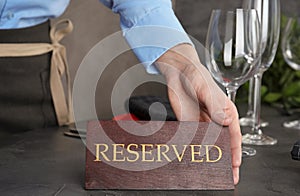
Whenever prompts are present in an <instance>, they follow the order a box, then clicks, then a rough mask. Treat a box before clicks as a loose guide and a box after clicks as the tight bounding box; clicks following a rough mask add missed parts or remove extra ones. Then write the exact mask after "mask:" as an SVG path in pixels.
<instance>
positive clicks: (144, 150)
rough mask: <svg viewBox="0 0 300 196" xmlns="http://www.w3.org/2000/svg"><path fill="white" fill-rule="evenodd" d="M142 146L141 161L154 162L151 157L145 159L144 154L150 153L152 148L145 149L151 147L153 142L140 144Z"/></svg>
mask: <svg viewBox="0 0 300 196" xmlns="http://www.w3.org/2000/svg"><path fill="white" fill-rule="evenodd" d="M141 146H142V162H154V158H153V157H152V159H146V155H147V154H148V155H152V150H148V151H147V149H146V147H149V148H151V149H153V144H141Z"/></svg>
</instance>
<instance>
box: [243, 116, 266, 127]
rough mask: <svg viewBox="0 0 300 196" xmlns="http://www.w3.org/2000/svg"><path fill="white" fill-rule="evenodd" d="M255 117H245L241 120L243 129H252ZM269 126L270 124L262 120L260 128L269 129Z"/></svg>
mask: <svg viewBox="0 0 300 196" xmlns="http://www.w3.org/2000/svg"><path fill="white" fill-rule="evenodd" d="M253 121H254V119H253V117H249V116H245V117H242V118H240V125H241V126H242V127H251V126H252V125H253ZM267 126H269V122H266V121H264V120H262V119H260V127H267Z"/></svg>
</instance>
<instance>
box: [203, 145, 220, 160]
mask: <svg viewBox="0 0 300 196" xmlns="http://www.w3.org/2000/svg"><path fill="white" fill-rule="evenodd" d="M209 147H211V148H216V149H217V150H218V152H219V157H218V158H217V159H216V160H210V158H209ZM205 151H206V162H208V163H215V162H218V161H219V160H220V159H221V158H222V150H221V148H220V147H219V146H216V145H206V146H205Z"/></svg>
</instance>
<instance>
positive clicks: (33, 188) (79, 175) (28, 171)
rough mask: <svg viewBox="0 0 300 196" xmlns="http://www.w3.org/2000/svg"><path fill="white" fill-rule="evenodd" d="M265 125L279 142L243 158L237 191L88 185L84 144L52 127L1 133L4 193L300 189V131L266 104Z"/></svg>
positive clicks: (253, 192)
mask: <svg viewBox="0 0 300 196" xmlns="http://www.w3.org/2000/svg"><path fill="white" fill-rule="evenodd" d="M262 116H263V118H264V119H265V120H267V121H269V122H270V126H268V127H267V128H264V132H265V133H266V134H268V135H271V136H273V137H276V138H277V139H278V144H277V145H275V146H255V149H256V150H257V155H256V156H255V157H251V158H245V159H243V164H242V167H241V177H240V178H241V179H240V183H239V185H238V186H236V188H235V190H233V191H117V190H112V191H108V190H105V191H104V190H97V191H86V190H85V189H84V170H85V146H84V144H83V142H82V141H81V140H80V139H76V138H72V137H66V136H64V135H63V132H64V131H67V128H49V129H39V130H33V131H28V132H25V133H18V134H8V135H7V134H5V135H4V134H2V135H0V157H1V159H0V195H5V196H6V195H8V196H9V195H55V196H56V195H71V196H76V195H106V196H113V195H234V196H237V195H256V196H260V195H263V196H264V195H291V196H294V195H300V161H295V160H292V159H291V155H290V151H291V148H292V146H293V144H294V143H295V142H296V141H297V140H299V139H300V131H299V130H293V129H286V128H283V127H282V123H283V122H284V121H285V120H289V119H293V118H296V116H294V117H286V116H281V115H280V114H279V113H278V112H277V111H276V110H274V109H273V108H270V107H263V114H262Z"/></svg>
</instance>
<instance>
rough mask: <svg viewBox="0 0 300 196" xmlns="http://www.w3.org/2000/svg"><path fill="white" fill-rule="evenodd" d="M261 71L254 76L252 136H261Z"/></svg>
mask: <svg viewBox="0 0 300 196" xmlns="http://www.w3.org/2000/svg"><path fill="white" fill-rule="evenodd" d="M262 76H263V71H259V72H258V73H257V74H255V75H254V100H253V101H254V107H253V115H254V122H253V125H252V132H253V133H254V134H262V133H261V130H260V112H261V80H262Z"/></svg>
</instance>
